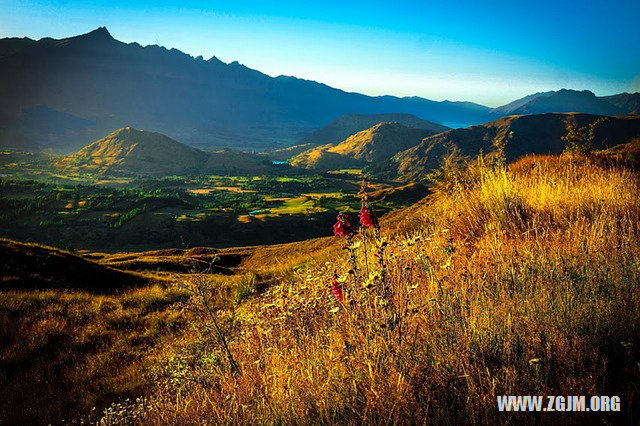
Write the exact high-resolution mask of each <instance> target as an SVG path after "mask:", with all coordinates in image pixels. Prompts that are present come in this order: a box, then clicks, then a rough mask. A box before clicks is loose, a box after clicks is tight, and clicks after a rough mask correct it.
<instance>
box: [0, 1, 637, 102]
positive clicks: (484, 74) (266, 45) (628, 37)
mask: <svg viewBox="0 0 640 426" xmlns="http://www.w3.org/2000/svg"><path fill="white" fill-rule="evenodd" d="M638 21H640V1H638V0H629V1H609V2H604V1H589V0H586V1H582V2H577V1H576V2H567V1H562V0H556V1H546V0H542V1H526V2H525V1H517V0H513V1H503V0H493V1H459V2H453V1H449V2H448V3H447V2H445V1H438V2H427V1H422V2H408V1H396V2H389V1H384V2H382V1H377V0H370V1H366V2H359V1H358V2H347V1H342V2H339V1H313V2H308V1H296V2H284V1H276V2H260V1H241V0H238V1H233V2H211V1H209V2H206V1H195V2H181V1H163V0H156V1H148V0H143V1H135V2H121V1H119V0H110V1H103V0H85V1H78V0H66V1H50V0H23V1H17V0H0V37H14V36H19V37H22V36H28V37H31V38H36V39H37V38H41V37H45V36H51V37H54V38H63V37H68V36H72V35H77V34H81V33H85V32H88V31H90V30H92V29H94V28H96V27H98V26H106V27H107V28H108V29H109V31H110V32H111V34H112V35H113V36H114V37H115V38H117V39H119V40H122V41H125V42H132V41H136V42H139V43H140V44H143V45H147V44H159V45H162V46H166V47H175V48H177V49H180V50H182V51H184V52H186V53H189V54H191V55H193V56H198V55H202V56H204V57H205V58H206V59H208V58H209V57H211V56H213V55H215V56H217V57H218V58H220V59H221V60H223V61H225V62H231V61H234V60H237V61H239V62H240V63H243V64H245V65H247V66H249V67H251V68H255V69H258V70H260V71H262V72H265V73H267V74H269V75H273V76H276V75H280V74H285V75H294V76H297V77H302V78H307V79H312V80H317V81H320V82H323V83H326V84H329V85H331V86H334V87H339V88H341V89H345V90H349V91H357V92H362V93H366V94H371V95H381V94H392V95H398V96H412V95H416V96H423V97H426V98H429V99H434V100H444V99H450V100H470V101H474V102H479V103H482V104H485V105H489V106H497V105H500V104H503V103H506V102H509V101H511V100H514V99H516V98H519V97H522V96H524V95H526V94H529V93H533V92H538V91H546V90H556V89H559V88H562V87H566V88H574V89H589V90H592V91H594V92H595V93H596V94H597V95H608V94H613V93H618V92H623V91H640V25H639V24H638Z"/></svg>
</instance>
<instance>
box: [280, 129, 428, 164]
mask: <svg viewBox="0 0 640 426" xmlns="http://www.w3.org/2000/svg"><path fill="white" fill-rule="evenodd" d="M432 134H434V131H433V130H424V129H416V128H411V127H407V126H405V125H403V124H400V123H378V124H376V125H374V126H373V127H370V128H368V129H366V130H363V131H361V132H358V133H356V134H353V135H351V136H349V137H348V138H346V139H345V140H343V141H342V142H340V143H339V144H337V145H331V144H328V145H323V146H320V147H317V148H312V149H309V150H307V151H305V152H303V153H301V154H299V155H297V156H295V157H294V158H293V159H292V160H291V165H292V166H294V167H300V168H306V169H316V170H336V169H347V168H351V167H362V166H365V165H367V164H369V163H374V162H379V161H382V160H385V159H387V158H389V157H391V156H393V155H394V154H396V153H397V152H399V151H403V150H405V149H407V148H409V147H412V146H414V145H416V144H418V143H419V142H420V141H421V140H422V139H423V138H425V137H427V136H430V135H432Z"/></svg>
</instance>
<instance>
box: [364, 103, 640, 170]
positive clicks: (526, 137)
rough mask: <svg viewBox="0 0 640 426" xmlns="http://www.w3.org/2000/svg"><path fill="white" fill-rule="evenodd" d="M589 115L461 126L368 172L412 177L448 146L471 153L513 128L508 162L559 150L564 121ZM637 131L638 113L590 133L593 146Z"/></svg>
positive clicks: (582, 121)
mask: <svg viewBox="0 0 640 426" xmlns="http://www.w3.org/2000/svg"><path fill="white" fill-rule="evenodd" d="M600 118H601V117H600V116H597V115H590V114H576V113H569V114H555V113H549V114H534V115H513V116H508V117H503V118H500V119H498V120H495V121H492V122H489V123H486V124H483V125H480V126H472V127H468V128H465V129H454V130H449V131H447V132H443V133H439V134H437V135H434V136H430V137H428V138H426V139H424V140H423V141H422V142H421V143H420V144H418V145H416V146H414V147H411V148H409V149H407V150H405V151H401V152H399V153H397V154H396V155H395V156H394V157H393V158H391V159H390V160H388V161H386V162H383V163H379V164H374V165H373V166H372V167H371V169H372V172H373V173H376V174H379V175H381V176H386V177H401V178H404V179H415V178H418V177H421V176H424V175H426V174H428V173H430V172H432V171H433V170H435V169H437V168H438V167H439V166H440V164H441V163H442V159H443V157H444V156H446V155H447V154H448V153H449V152H451V150H452V148H453V147H456V148H457V149H458V150H459V151H460V153H461V154H463V155H466V156H469V157H473V156H476V155H478V154H479V153H480V152H484V153H488V152H491V151H493V150H494V145H493V142H494V140H496V139H500V140H504V139H505V138H508V135H509V134H510V132H513V134H512V138H511V140H509V141H508V143H507V147H506V156H507V159H508V160H510V161H512V160H515V159H517V158H520V157H522V156H524V155H528V154H559V153H561V152H562V151H563V149H564V147H565V142H564V141H563V140H562V136H564V135H565V134H566V133H567V129H566V126H567V123H575V124H576V125H577V126H578V127H584V126H587V125H589V124H590V123H593V122H595V121H596V120H598V119H600ZM638 136H640V116H637V115H626V116H618V117H608V118H607V120H606V121H604V122H602V123H599V124H598V125H597V126H596V128H595V133H594V145H595V146H594V148H596V149H602V148H608V147H612V146H615V145H618V144H622V143H626V142H629V141H630V140H631V139H633V138H636V137H638Z"/></svg>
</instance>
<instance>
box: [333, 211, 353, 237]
mask: <svg viewBox="0 0 640 426" xmlns="http://www.w3.org/2000/svg"><path fill="white" fill-rule="evenodd" d="M347 217H348V215H347V214H344V213H342V212H341V213H339V214H338V221H337V222H336V224H335V225H333V234H334V235H337V236H339V237H346V236H348V235H349V233H350V232H351V225H350V224H349V222H347Z"/></svg>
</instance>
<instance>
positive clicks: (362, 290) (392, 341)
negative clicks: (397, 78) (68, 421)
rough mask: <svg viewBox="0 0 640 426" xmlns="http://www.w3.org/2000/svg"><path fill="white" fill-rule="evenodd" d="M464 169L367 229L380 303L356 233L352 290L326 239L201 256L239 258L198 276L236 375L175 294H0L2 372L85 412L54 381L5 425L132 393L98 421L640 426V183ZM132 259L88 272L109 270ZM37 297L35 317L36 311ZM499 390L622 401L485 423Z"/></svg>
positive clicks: (595, 168) (540, 169)
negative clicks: (610, 407) (42, 409)
mask: <svg viewBox="0 0 640 426" xmlns="http://www.w3.org/2000/svg"><path fill="white" fill-rule="evenodd" d="M461 173H462V175H461V176H458V177H457V178H456V179H457V180H456V182H455V183H454V184H451V185H449V184H447V185H444V184H443V185H438V186H437V188H439V189H436V190H435V191H434V193H433V194H432V195H430V196H429V197H428V198H427V199H425V200H423V201H421V202H419V203H417V204H416V205H414V206H412V207H410V208H408V209H404V210H401V211H397V212H394V213H392V214H389V215H387V216H385V217H384V218H383V219H382V221H381V223H382V230H383V237H384V238H385V239H386V241H387V243H388V245H387V246H386V247H385V250H384V260H385V262H386V284H387V285H388V286H389V290H390V294H389V296H388V297H387V298H385V299H380V297H376V296H379V295H380V294H381V293H380V289H381V287H382V283H381V282H380V280H379V279H377V280H376V279H374V280H373V285H368V284H367V285H366V286H365V285H363V284H365V282H367V281H368V280H366V273H365V272H364V271H365V270H366V268H367V266H366V265H367V264H368V265H369V268H370V272H372V274H371V275H372V276H375V275H376V274H378V275H379V272H380V271H379V263H378V261H377V260H376V258H375V256H374V251H376V250H378V248H377V247H376V245H375V242H374V239H373V237H372V235H371V234H369V236H368V239H367V244H366V247H367V248H368V257H367V262H366V263H365V259H364V257H363V255H362V253H363V249H364V244H363V242H364V241H362V239H361V238H360V237H358V238H357V239H356V240H357V242H359V243H360V247H359V248H358V251H359V255H358V271H359V274H360V276H361V278H358V279H356V278H354V277H353V276H351V275H349V274H348V273H347V271H348V270H349V269H350V265H349V260H348V253H347V252H346V251H344V250H342V249H341V245H342V243H343V241H342V240H341V239H339V238H337V237H335V238H322V239H315V240H309V241H304V242H299V243H293V244H283V245H275V246H268V247H247V248H240V249H225V250H220V251H216V253H218V254H219V255H220V256H221V258H225V256H228V257H230V258H232V259H236V260H237V264H235V266H234V267H233V268H234V271H235V272H236V275H233V276H228V277H223V276H210V277H206V276H199V275H198V274H196V275H195V277H196V278H199V279H211V280H213V285H214V287H215V288H217V289H218V290H217V292H216V294H215V295H214V297H215V307H216V308H217V309H218V311H217V313H216V317H217V318H218V321H219V322H220V324H222V326H223V328H224V332H225V335H226V336H227V338H228V339H229V344H230V349H231V352H232V353H233V356H234V358H235V360H236V362H237V363H238V364H239V365H240V368H241V371H242V374H240V375H233V374H231V373H230V371H229V368H228V363H227V362H226V359H225V356H224V354H223V353H222V351H221V350H220V347H219V345H218V344H217V342H216V339H215V338H214V337H215V336H213V335H212V334H211V332H210V330H209V328H207V323H206V321H205V322H202V321H199V320H197V319H195V318H193V317H191V316H190V315H189V314H187V313H186V312H183V311H181V310H177V309H176V305H175V304H174V303H173V302H176V301H180V300H183V299H182V297H183V294H182V293H180V292H179V291H178V292H176V290H174V289H171V288H165V287H159V286H156V287H149V288H142V289H137V290H131V291H128V292H125V293H123V294H120V295H101V296H88V295H86V294H84V293H78V294H66V293H60V292H40V293H28V292H23V293H17V292H15V293H11V292H4V293H1V294H0V296H1V297H0V314H2V315H1V316H0V318H2V320H3V322H4V325H6V327H4V329H5V330H9V328H8V324H9V323H10V322H12V321H15V320H18V321H19V324H20V326H19V327H20V328H19V332H18V333H9V332H8V331H7V332H5V333H4V334H3V336H2V337H3V341H5V342H6V341H9V339H10V341H11V342H12V343H11V345H9V346H6V347H7V348H9V349H7V350H5V352H3V353H2V357H0V359H2V362H3V363H4V366H5V368H6V367H7V366H14V365H20V364H16V362H18V363H19V362H22V363H26V362H27V361H29V362H33V365H34V366H33V369H34V370H29V369H27V370H26V371H28V372H30V373H29V375H27V377H31V378H34V377H36V378H37V377H40V378H41V377H50V378H52V377H54V374H55V375H57V377H65V380H69V382H68V383H70V384H71V386H72V389H75V390H74V392H77V393H73V395H78V396H77V398H78V399H82V398H84V400H82V403H81V404H75V405H73V404H69V403H68V401H67V402H65V401H64V400H62V399H60V400H59V401H58V405H56V403H52V402H51V401H56V400H55V399H54V395H55V393H54V390H59V389H60V386H59V384H58V385H56V386H53V385H50V387H46V386H45V387H43V388H38V387H37V386H36V387H34V385H33V381H31V382H28V381H24V383H25V385H24V386H23V387H20V386H19V385H17V384H16V383H15V382H12V384H11V386H13V387H11V386H9V387H5V389H9V388H10V389H17V390H18V391H17V392H14V393H15V394H16V395H19V394H20V392H22V393H24V394H25V395H29V397H28V398H24V399H22V400H18V399H16V398H17V397H14V398H13V399H9V400H6V401H8V402H6V401H5V407H7V408H13V411H7V410H5V413H6V412H14V413H16V412H17V411H16V408H17V407H21V408H22V409H24V410H27V411H26V413H27V415H23V416H22V417H20V414H21V413H18V414H16V417H13V418H9V420H11V419H13V420H18V419H25V418H30V417H28V414H29V413H31V415H32V417H31V418H36V419H38V418H39V419H40V420H42V419H52V418H53V419H55V418H56V415H57V416H58V417H57V418H60V416H61V415H62V414H61V413H69V412H70V410H72V411H71V412H73V413H75V414H77V416H78V417H82V416H85V414H86V412H83V411H82V410H83V409H84V408H86V407H89V406H90V405H92V404H97V405H98V406H100V407H103V406H104V405H105V404H106V403H107V402H108V401H118V400H120V398H122V397H124V396H132V397H133V396H136V395H141V394H143V395H144V396H145V399H144V400H140V401H133V399H132V400H131V401H129V402H126V401H124V402H123V401H121V403H120V405H118V406H114V408H112V409H111V410H108V411H107V412H106V413H105V416H104V417H103V420H104V422H105V423H107V424H119V423H123V422H132V423H143V424H195V423H198V424H202V423H205V422H206V423H214V424H220V423H222V424H264V423H267V424H273V423H276V424H289V423H294V424H299V423H314V424H316V423H319V424H334V423H340V424H361V423H366V424H369V423H374V424H378V423H384V424H396V423H401V424H406V423H491V424H493V423H498V422H499V423H505V422H513V423H516V422H517V423H520V422H526V423H535V422H541V421H548V420H549V419H553V420H554V421H556V420H563V421H569V422H570V423H578V422H584V421H587V422H602V421H604V422H614V421H626V422H630V423H637V421H638V417H637V413H638V407H640V394H639V391H638V389H640V371H639V370H638V362H639V360H640V352H639V350H638V345H640V327H639V326H640V291H639V289H640V244H639V243H640V230H639V229H638V224H639V219H640V197H639V196H640V176H639V174H638V172H636V171H633V170H630V169H627V168H624V167H618V166H611V165H608V166H603V165H602V164H601V163H597V162H595V161H592V160H588V159H580V158H573V159H572V158H567V157H527V158H524V159H522V160H520V161H518V162H517V163H515V164H513V165H511V166H510V167H509V169H508V170H502V169H500V168H493V167H491V166H489V165H486V164H484V163H483V162H482V161H476V162H474V163H472V164H471V165H470V166H469V169H468V170H466V171H461ZM350 220H351V221H352V223H353V222H354V221H353V218H350ZM194 250H197V251H198V253H199V251H202V250H204V249H194ZM165 254H167V255H168V254H170V255H171V256H174V257H175V258H176V259H174V260H172V261H176V262H177V261H178V258H180V256H186V254H187V253H182V252H180V253H178V252H177V251H176V253H173V252H171V253H168V252H167V253H164V252H157V253H153V254H152V253H147V254H146V255H145V257H146V258H149V259H152V258H153V261H154V262H158V261H160V260H161V257H162V256H164V255H165ZM193 254H194V255H196V254H197V253H195V252H194V253H193ZM204 254H207V255H209V254H211V253H209V252H207V253H204V252H203V253H201V255H203V256H204ZM130 257H131V259H130ZM134 257H135V254H134V253H133V254H125V255H112V256H106V255H105V256H104V258H103V259H101V260H100V261H101V262H104V263H109V264H115V263H118V264H122V265H124V264H128V263H127V262H130V261H132V260H135V259H133V258H134ZM154 264H155V263H154ZM334 271H335V272H337V273H338V275H340V276H341V280H344V281H345V282H344V286H345V291H346V293H347V300H346V302H345V303H340V302H338V301H337V300H336V299H335V298H334V297H333V296H332V295H331V291H330V281H331V277H332V275H333V273H334ZM192 278H193V276H192V275H188V274H178V275H174V276H173V279H174V281H176V282H177V283H184V282H188V281H189V280H190V279H192ZM163 279H165V280H166V279H167V277H166V276H163ZM42 298H44V299H47V300H49V301H48V302H47V303H40V302H38V303H36V302H35V301H38V300H40V299H42ZM104 306H108V307H109V308H104ZM336 308H337V309H336ZM154 324H155V325H154ZM168 324H175V327H174V326H169V325H168ZM187 324H191V325H192V327H191V328H189V327H186V326H187ZM167 327H168V328H167ZM171 327H174V328H171ZM54 332H55V333H54ZM39 336H40V337H39ZM42 336H45V337H46V336H49V337H46V338H45V337H42ZM51 336H54V337H55V336H58V337H57V338H58V339H60V340H59V341H57V340H55V339H54V338H53V337H51ZM96 336H97V337H96ZM100 336H102V337H100ZM212 336H213V337H212ZM52 339H53V340H52ZM92 339H93V340H92ZM96 339H97V340H96ZM100 339H103V340H100ZM38 342H40V343H38ZM42 342H44V343H42ZM47 342H51V343H47ZM56 342H57V343H56ZM76 342H89V343H85V346H82V345H80V343H76ZM92 342H93V343H92ZM96 342H98V343H99V342H103V343H99V344H98V343H96ZM29 345H31V346H33V348H32V347H31V346H29ZM34 345H35V346H34ZM34 348H35V349H34ZM37 348H45V349H42V350H41V352H37V350H38V349H37ZM34 351H35V352H34ZM83 351H84V352H83ZM36 353H41V354H42V356H40V357H37V356H36V355H34V354H36ZM52 353H53V354H56V355H55V356H53V358H51V357H52V355H51V354H52ZM47 359H48V360H50V359H54V360H55V362H54V363H53V364H50V365H51V367H50V366H48V364H46V363H45V360H47ZM7 360H18V361H15V362H14V361H11V362H14V364H11V362H9V361H7ZM34 360H35V361H34ZM63 364H64V365H67V364H68V365H69V367H62V366H61V365H63ZM85 370H86V371H85ZM96 380H97V383H99V384H100V385H99V386H98V389H96V387H95V386H96V385H94V384H93V383H96ZM65 389H67V388H65ZM105 390H107V392H105ZM40 393H42V395H39V394H40ZM502 394H507V395H508V394H513V395H587V396H589V395H618V396H620V398H621V407H622V413H619V414H617V415H615V414H611V413H583V414H579V413H566V414H564V415H563V414H560V413H557V414H555V415H554V414H548V413H545V414H544V415H545V416H546V417H537V416H536V415H534V414H531V413H527V414H523V413H521V414H519V415H518V414H516V413H511V414H507V413H499V412H498V411H497V407H496V398H495V397H496V395H502ZM38 396H41V397H43V398H42V399H41V400H42V401H49V403H50V404H51V405H50V406H47V407H48V409H49V410H50V411H49V414H50V415H49V417H42V416H41V417H37V416H35V415H33V411H29V410H33V407H35V406H36V405H37V403H36V401H37V397H38ZM109 398H110V399H109ZM132 401H133V402H132ZM29 407H31V408H29ZM70 407H71V408H70ZM73 410H75V411H73ZM23 414H24V413H23ZM99 417H100V415H98V418H99ZM67 418H69V417H68V415H67ZM91 418H92V419H93V420H96V419H97V418H96V417H91ZM23 421H24V420H23Z"/></svg>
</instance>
